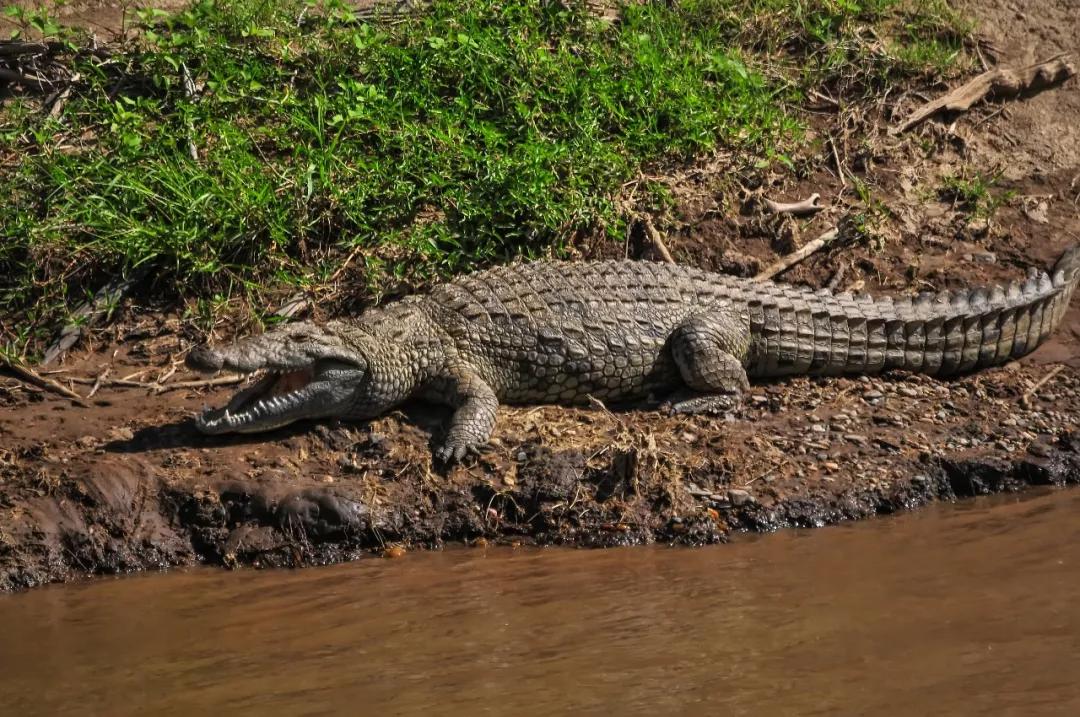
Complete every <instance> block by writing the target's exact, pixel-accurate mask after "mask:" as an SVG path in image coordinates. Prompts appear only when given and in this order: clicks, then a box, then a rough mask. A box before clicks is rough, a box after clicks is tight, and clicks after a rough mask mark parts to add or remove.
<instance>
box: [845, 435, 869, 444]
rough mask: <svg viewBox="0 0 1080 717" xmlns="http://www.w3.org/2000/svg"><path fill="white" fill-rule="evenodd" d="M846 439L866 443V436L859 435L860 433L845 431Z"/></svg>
mask: <svg viewBox="0 0 1080 717" xmlns="http://www.w3.org/2000/svg"><path fill="white" fill-rule="evenodd" d="M844 440H845V441H850V442H852V443H858V444H860V445H862V444H864V443H866V436H862V435H859V434H858V433H845V434H844Z"/></svg>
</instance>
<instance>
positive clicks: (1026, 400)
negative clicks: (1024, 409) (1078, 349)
mask: <svg viewBox="0 0 1080 717" xmlns="http://www.w3.org/2000/svg"><path fill="white" fill-rule="evenodd" d="M1064 370H1065V364H1058V365H1057V366H1055V367H1054V368H1052V369H1050V371H1049V372H1047V374H1046V375H1045V376H1043V377H1042V378H1040V379H1039V380H1038V381H1036V382H1035V385H1034V386H1032V387H1031V388H1029V389H1028V390H1026V391H1024V395H1023V396H1022V397H1021V398H1020V403H1021V404H1023V405H1024V406H1028V405H1030V404H1031V401H1032V399H1033V398H1035V394H1036V393H1037V392H1038V390H1039V389H1040V388H1042V387H1043V386H1045V385H1046V384H1047V383H1049V382H1050V379H1052V378H1053V377H1054V376H1057V375H1058V374H1059V373H1061V372H1062V371H1064Z"/></svg>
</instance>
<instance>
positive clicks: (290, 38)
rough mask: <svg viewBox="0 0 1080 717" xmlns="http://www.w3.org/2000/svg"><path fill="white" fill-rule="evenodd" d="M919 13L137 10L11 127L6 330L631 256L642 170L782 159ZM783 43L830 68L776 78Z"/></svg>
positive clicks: (884, 9)
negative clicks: (612, 252)
mask: <svg viewBox="0 0 1080 717" xmlns="http://www.w3.org/2000/svg"><path fill="white" fill-rule="evenodd" d="M908 5H910V3H904V2H901V1H900V0H863V1H862V2H855V1H854V0H814V1H811V2H805V1H804V0H711V1H704V0H698V1H696V2H693V1H687V2H683V3H679V4H678V5H677V6H676V7H670V6H669V4H667V3H647V4H645V5H637V4H631V5H628V6H627V7H625V8H624V9H623V11H622V14H621V18H620V20H619V21H618V22H615V23H609V22H604V21H602V20H599V19H597V18H596V17H594V16H593V15H591V14H590V13H589V11H588V10H587V8H586V6H585V4H584V3H579V4H575V3H560V2H551V1H541V0H531V1H519V2H496V1H494V0H464V1H456V2H451V1H448V0H437V1H436V2H434V3H433V5H432V6H431V7H430V8H429V9H428V10H427V11H425V12H424V13H422V14H420V15H418V16H416V17H411V18H408V19H405V20H401V19H396V20H394V21H393V22H387V21H381V20H380V19H379V18H377V17H376V18H374V19H363V18H358V17H357V16H356V14H355V13H354V11H353V10H352V9H350V7H349V6H348V5H347V4H345V3H342V2H337V1H336V0H330V1H327V2H321V3H318V4H314V3H305V2H300V1H298V0H291V1H290V0H286V1H285V2H281V1H273V0H231V1H229V2H224V0H222V1H220V2H215V1H214V0H196V1H195V2H193V3H192V4H191V5H190V6H189V7H188V8H187V9H185V10H184V11H182V12H179V13H176V14H173V15H165V14H163V13H160V12H155V11H145V12H144V13H143V15H142V20H143V22H144V26H143V30H142V32H141V33H140V34H139V35H138V36H137V39H136V40H134V41H133V42H131V43H130V44H128V45H126V46H124V47H122V48H118V49H117V51H116V52H115V53H114V54H113V55H112V56H111V57H110V58H109V59H107V60H102V58H101V57H100V55H98V54H80V53H73V54H72V55H71V57H70V65H71V71H72V72H74V73H77V74H78V76H79V78H80V79H79V81H78V82H77V83H76V84H75V85H73V86H72V92H71V93H70V97H68V98H67V100H66V102H65V103H64V104H63V106H62V109H61V111H59V112H52V113H50V112H46V111H42V108H41V107H40V102H39V100H40V98H37V97H20V96H15V97H14V98H13V99H8V100H7V101H6V102H5V103H4V106H3V109H2V110H0V111H2V116H3V118H4V121H3V122H2V125H0V126H2V127H3V129H2V130H0V155H2V156H4V157H7V159H5V160H3V161H2V162H0V190H4V191H5V194H6V196H8V197H10V199H9V200H8V201H7V202H5V203H3V204H2V205H0V227H2V229H0V276H3V277H4V279H3V281H2V283H0V317H2V316H3V315H5V314H6V315H8V316H9V317H14V318H9V319H3V318H0V330H3V331H4V332H5V334H7V339H8V341H11V337H12V336H14V335H16V334H18V335H19V336H21V337H22V338H23V339H24V340H29V336H30V335H31V334H34V332H37V331H40V330H42V329H43V328H46V327H50V326H51V325H52V324H54V323H55V322H56V321H57V320H58V319H60V318H62V317H63V315H64V313H65V312H66V311H67V310H68V307H69V306H71V305H73V304H74V303H76V302H77V301H78V300H81V299H83V298H84V297H85V296H87V295H89V294H92V293H93V292H94V291H95V290H96V289H98V288H99V287H100V286H102V285H103V284H105V283H106V281H107V278H108V277H113V276H116V275H127V274H130V273H132V272H134V271H140V272H141V274H140V275H142V276H145V277H147V278H146V279H145V280H144V281H143V282H142V286H143V288H144V289H146V288H152V289H153V290H154V292H155V293H156V294H157V295H158V296H164V297H169V298H170V299H172V300H179V301H188V300H201V301H204V302H206V303H207V304H220V303H221V302H222V300H223V297H227V296H230V295H234V294H236V293H237V292H240V293H243V294H246V295H249V296H256V295H258V293H259V292H260V291H262V289H263V288H264V287H266V286H274V285H282V284H287V285H291V286H307V287H309V288H310V287H314V286H319V285H321V284H323V283H325V282H326V281H327V280H328V279H329V278H330V277H332V276H338V275H339V273H340V272H339V271H338V270H339V269H340V267H341V266H342V262H343V260H344V258H345V257H352V258H353V259H354V260H353V261H352V262H351V265H350V270H349V272H348V273H347V274H346V276H349V277H350V278H352V279H353V280H354V281H355V282H357V283H358V284H359V285H360V286H361V287H362V291H365V292H369V293H376V294H377V293H378V292H379V291H380V290H382V289H383V288H385V287H388V286H392V285H393V284H394V283H395V282H398V281H400V280H402V279H405V280H407V281H408V282H410V283H422V282H424V281H427V280H428V279H430V278H433V277H437V276H445V275H448V274H452V273H455V272H460V271H464V270H468V269H472V268H475V267H476V266H478V265H484V264H489V263H492V262H499V261H506V260H508V259H510V258H512V257H514V256H520V255H524V256H538V255H541V254H545V253H556V254H558V253H560V252H562V251H565V250H566V248H567V247H568V246H571V245H572V244H573V242H574V241H575V239H577V238H579V237H581V236H583V235H590V236H595V235H597V234H599V235H607V236H609V237H610V238H611V240H612V241H615V240H616V238H619V237H622V236H623V230H624V222H625V217H623V216H622V215H621V214H620V211H619V209H618V208H619V206H620V202H619V199H620V192H621V190H622V187H623V186H624V185H625V184H626V183H627V182H629V181H631V180H633V179H634V178H635V177H638V176H640V175H641V174H642V173H643V172H645V171H646V170H652V169H655V168H657V167H664V166H672V165H679V164H685V163H687V162H691V161H693V160H695V159H696V158H701V157H706V156H709V155H710V154H712V153H714V152H715V151H716V150H717V149H718V148H720V147H723V148H725V149H736V150H739V151H742V152H744V153H746V154H747V155H752V156H765V157H780V158H783V157H784V156H785V155H784V153H785V152H790V151H791V150H792V148H793V147H794V146H795V144H794V143H795V138H796V137H797V136H798V131H799V123H798V119H797V117H796V115H795V114H794V113H793V112H792V110H791V109H790V108H791V106H792V102H793V101H794V100H797V99H798V97H799V96H800V92H801V90H802V89H805V88H806V87H808V86H809V85H810V84H811V83H813V82H819V81H826V80H828V77H829V75H828V72H829V68H830V67H832V64H830V63H841V64H842V63H843V61H842V60H841V59H839V58H841V57H846V58H848V60H844V61H848V62H849V61H850V51H851V48H854V47H856V46H857V45H859V43H861V42H863V39H861V38H862V36H863V34H864V28H865V27H866V26H867V24H868V23H869V24H871V25H872V24H873V23H875V22H876V23H879V24H880V23H886V22H887V23H888V24H889V26H890V27H892V26H893V25H894V24H898V26H899V27H903V28H905V29H904V33H907V34H906V35H905V34H904V33H901V34H900V35H897V38H898V39H897V40H896V42H897V43H898V44H897V46H898V47H906V48H917V47H919V46H923V47H924V48H925V47H928V46H929V45H927V44H926V43H928V42H931V41H934V42H936V41H938V40H936V39H933V38H939V35H934V33H935V32H940V31H941V28H942V27H951V26H949V25H948V23H946V22H944V21H941V20H934V21H930V20H925V18H924V21H925V22H926V23H927V26H928V27H929V28H931V29H922V28H921V26H920V25H918V24H915V23H912V22H908V21H905V20H904V18H905V17H908V16H907V15H905V13H906V12H908V11H907V10H904V9H903V8H905V7H907V6H908ZM917 17H923V16H922V15H918V16H917ZM935 17H936V16H935ZM24 19H25V18H24ZM740 19H741V22H740V21H739V20H740ZM718 20H719V21H718ZM33 22H34V23H35V27H37V28H38V29H39V30H46V31H49V30H52V31H55V32H59V30H57V29H56V27H54V26H53V25H50V24H49V20H48V18H47V16H45V15H41V14H40V13H39V14H36V15H34V18H33ZM754 28H757V30H756V31H754ZM934 28H936V29H934ZM950 33H952V30H946V31H944V35H940V37H945V38H946V40H942V42H952V40H949V39H948V38H953V37H954V35H953V34H950ZM905 38H906V39H905ZM912 38H914V41H912ZM927 38H930V39H927ZM65 39H67V40H68V42H72V38H71V37H67V38H65ZM939 39H940V38H939ZM777 43H780V44H783V45H784V46H785V47H786V48H787V49H786V50H784V48H781V47H777V46H776V45H777ZM72 47H74V43H72ZM950 47H951V45H950ZM774 50H775V51H778V52H779V51H781V50H783V51H785V52H788V53H789V54H788V57H789V59H790V58H792V57H803V58H811V57H812V58H817V59H815V60H814V63H811V65H812V66H813V67H816V68H817V69H815V70H813V72H816V73H818V74H816V75H813V76H811V71H810V70H802V71H800V73H801V74H800V75H798V76H796V79H794V80H793V79H792V78H791V77H790V76H788V75H784V74H783V73H781V74H780V75H777V74H776V73H774V72H772V71H771V70H770V67H771V64H770V63H772V62H773V60H774V59H775V58H774V57H773V55H772V52H773V51H774ZM912 51H914V50H912ZM897 63H900V61H899V60H896V61H895V62H894V63H893V64H892V65H890V67H894V66H895V67H900V64H897ZM910 63H911V64H912V65H913V66H914V65H918V67H919V68H920V70H919V71H926V70H927V67H928V66H929V65H932V64H933V63H932V62H929V63H928V62H927V61H926V60H925V59H912V60H910ZM902 69H903V68H902V67H901V70H902ZM909 69H910V68H909ZM890 71H892V70H890ZM897 71H900V70H897ZM800 77H801V79H799V78H800ZM646 199H647V198H646Z"/></svg>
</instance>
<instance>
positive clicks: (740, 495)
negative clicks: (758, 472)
mask: <svg viewBox="0 0 1080 717" xmlns="http://www.w3.org/2000/svg"><path fill="white" fill-rule="evenodd" d="M727 497H728V500H729V501H731V504H732V505H734V506H741V505H753V504H754V503H756V502H757V501H755V500H754V496H752V495H750V493H748V492H747V491H745V490H742V489H741V488H732V489H731V490H729V491H728V492H727Z"/></svg>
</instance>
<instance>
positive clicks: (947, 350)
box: [884, 245, 1080, 376]
mask: <svg viewBox="0 0 1080 717" xmlns="http://www.w3.org/2000/svg"><path fill="white" fill-rule="evenodd" d="M1078 282H1080V245H1077V246H1073V247H1071V248H1070V249H1069V250H1068V251H1066V252H1065V253H1064V254H1063V255H1062V256H1061V258H1060V259H1059V260H1058V261H1057V262H1056V263H1055V264H1054V267H1053V268H1052V269H1051V270H1050V273H1049V274H1048V273H1047V272H1045V271H1038V270H1035V269H1032V270H1031V271H1029V273H1028V276H1027V278H1026V279H1025V280H1024V281H1014V282H1012V283H1010V284H1008V285H1006V286H1003V287H1002V286H995V287H992V288H977V289H970V290H965V291H958V292H955V293H950V292H947V291H945V292H939V293H931V294H922V295H920V296H918V297H916V298H915V299H913V300H912V301H911V303H910V309H907V310H905V306H904V305H903V304H902V302H900V301H898V300H894V301H893V302H892V303H893V306H892V309H893V311H894V315H893V320H892V322H887V323H889V325H891V327H892V332H891V334H890V335H889V336H888V337H887V339H888V340H887V346H886V361H885V366H884V368H901V369H905V370H909V371H917V372H920V373H928V374H933V375H938V376H949V375H956V374H961V373H967V372H969V371H974V370H977V369H980V368H985V367H987V366H996V365H1000V364H1003V363H1006V362H1007V361H1010V360H1012V359H1015V358H1018V357H1020V356H1023V355H1024V354H1027V353H1029V352H1031V351H1033V350H1034V349H1035V347H1036V346H1038V345H1039V344H1040V343H1042V342H1043V341H1044V340H1045V339H1046V338H1047V337H1048V336H1049V335H1050V334H1051V333H1053V332H1054V331H1055V330H1056V329H1057V327H1058V326H1059V325H1060V324H1061V322H1062V319H1063V318H1064V316H1065V312H1066V311H1067V310H1068V306H1069V301H1070V300H1071V299H1072V295H1073V293H1074V291H1075V290H1076V286H1077V283H1078Z"/></svg>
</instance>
